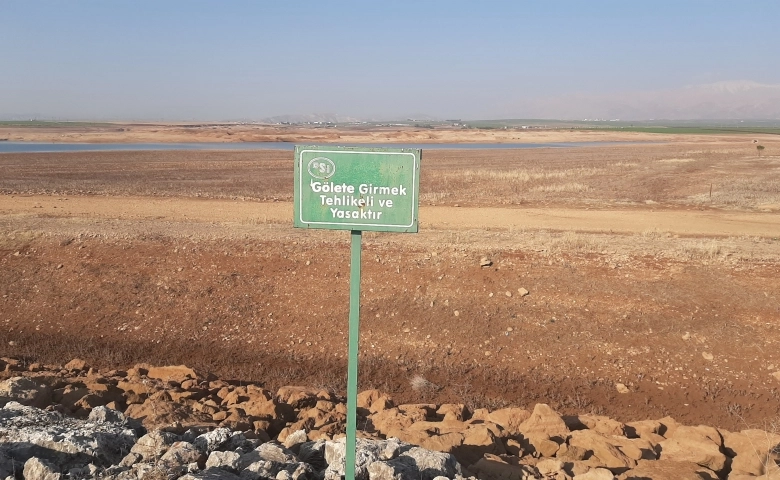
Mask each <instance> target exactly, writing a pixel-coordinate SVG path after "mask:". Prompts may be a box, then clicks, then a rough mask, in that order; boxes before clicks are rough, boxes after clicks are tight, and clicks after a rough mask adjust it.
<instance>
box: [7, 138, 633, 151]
mask: <svg viewBox="0 0 780 480" xmlns="http://www.w3.org/2000/svg"><path fill="white" fill-rule="evenodd" d="M619 143H623V142H563V143H351V144H349V146H355V147H365V148H422V149H424V150H464V149H468V150H490V149H509V148H564V147H591V146H593V147H596V146H604V145H616V144H619ZM301 144H302V145H305V144H306V143H301ZM294 147H295V144H293V143H287V142H241V143H217V142H202V143H35V142H8V141H2V142H0V153H43V152H108V151H153V150H293V148H294Z"/></svg>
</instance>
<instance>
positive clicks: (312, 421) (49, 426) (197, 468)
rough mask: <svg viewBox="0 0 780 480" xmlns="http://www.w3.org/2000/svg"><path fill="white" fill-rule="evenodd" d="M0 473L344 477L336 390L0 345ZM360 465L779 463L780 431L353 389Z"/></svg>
mask: <svg viewBox="0 0 780 480" xmlns="http://www.w3.org/2000/svg"><path fill="white" fill-rule="evenodd" d="M2 364H3V369H4V371H3V376H4V377H6V378H7V379H6V380H4V381H2V382H0V405H3V406H2V408H0V478H17V479H24V480H56V479H69V478H74V479H75V478H78V479H86V478H106V479H108V478H111V479H117V480H120V479H121V480H135V479H139V480H141V479H164V478H167V479H175V478H181V479H187V480H189V479H228V480H231V479H236V478H241V479H251V480H256V479H266V478H274V479H279V480H282V479H334V480H335V479H340V478H342V475H343V468H344V467H343V465H344V463H343V462H344V440H343V434H344V428H345V417H346V406H345V404H344V399H343V398H340V397H338V396H337V395H335V394H333V393H332V392H330V391H327V390H321V391H317V390H314V389H310V388H305V387H292V386H290V387H283V388H281V389H279V391H277V392H276V393H272V392H270V391H268V390H265V389H263V388H261V387H259V386H257V385H253V384H236V383H230V382H225V381H222V380H219V379H216V378H214V377H213V376H210V375H204V374H202V373H199V372H197V371H195V370H193V369H191V368H188V367H186V366H183V365H181V366H167V367H154V366H150V365H137V366H135V367H134V368H132V369H129V370H127V371H117V370H113V371H105V370H98V369H94V368H89V366H88V365H86V363H85V362H84V361H83V360H79V359H75V360H73V361H71V362H69V363H68V364H66V365H65V366H64V367H63V366H55V365H37V364H35V365H30V366H28V367H27V368H24V369H23V368H22V363H21V362H19V361H18V360H15V359H12V358H3V359H2ZM358 428H359V434H358V435H359V437H360V439H359V444H358V457H357V458H358V460H357V463H358V468H357V475H358V478H360V479H371V480H380V479H382V480H384V479H399V480H406V479H413V478H414V479H418V478H420V479H428V480H433V479H436V478H439V479H442V478H463V477H471V478H477V479H481V480H500V479H518V480H521V479H556V480H564V479H575V480H598V479H614V478H617V479H620V480H622V479H635V480H639V479H716V478H719V479H726V478H728V479H740V480H746V479H755V478H763V479H771V478H780V432H777V431H774V430H773V431H766V430H756V429H752V430H743V431H740V432H732V431H728V430H725V429H716V428H713V427H708V426H703V425H700V426H688V425H683V424H680V423H678V422H677V421H675V420H674V419H673V418H671V417H665V418H661V419H658V420H642V421H636V422H627V423H623V422H618V421H616V420H614V419H611V418H608V417H604V416H598V415H592V414H583V415H560V414H558V413H557V412H555V411H554V410H553V409H552V408H550V407H549V406H548V405H546V404H537V405H536V406H535V407H534V408H533V410H532V411H529V410H525V409H521V408H503V409H497V410H492V411H491V410H488V409H476V410H471V409H469V408H468V407H466V406H465V405H463V404H442V405H437V404H401V405H396V404H395V402H394V401H393V400H392V399H391V398H390V397H389V396H388V395H387V394H384V393H382V392H380V391H378V390H367V391H363V392H361V393H360V394H359V396H358Z"/></svg>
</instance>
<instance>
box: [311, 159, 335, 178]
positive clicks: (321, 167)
mask: <svg viewBox="0 0 780 480" xmlns="http://www.w3.org/2000/svg"><path fill="white" fill-rule="evenodd" d="M334 173H336V165H335V164H334V163H333V160H331V159H330V158H325V157H317V158H314V159H312V160H311V161H310V162H309V175H311V176H312V177H314V178H319V179H321V180H327V179H328V178H330V177H332V176H333V174H334Z"/></svg>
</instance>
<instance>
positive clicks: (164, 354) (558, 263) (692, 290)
mask: <svg viewBox="0 0 780 480" xmlns="http://www.w3.org/2000/svg"><path fill="white" fill-rule="evenodd" d="M742 141H744V139H743V140H742ZM767 145H768V147H767V154H766V155H765V156H764V157H763V158H762V159H757V158H754V157H751V155H750V150H749V149H751V148H753V149H754V147H752V146H751V145H742V144H741V143H735V141H733V140H730V139H722V138H717V139H713V140H712V142H711V143H704V144H700V143H697V144H691V143H688V142H678V143H673V144H652V145H636V146H611V147H593V148H587V149H562V150H554V151H552V150H549V149H540V150H532V151H518V150H509V151H500V152H495V151H494V152H489V153H486V152H465V151H447V152H444V151H438V152H436V151H431V152H426V153H425V154H424V159H423V161H424V164H423V184H422V193H423V206H422V207H421V220H422V221H421V232H420V233H419V234H417V235H400V234H366V235H365V236H364V247H363V262H364V263H363V267H364V268H363V282H362V288H363V296H362V308H361V366H360V368H361V376H360V384H361V388H369V387H376V388H380V389H382V390H385V391H388V392H389V393H391V394H392V395H393V396H394V397H395V398H396V399H397V400H399V401H403V402H418V401H426V402H427V401H432V402H437V403H441V402H464V403H467V404H468V405H470V406H472V407H480V406H487V407H492V408H495V407H498V406H503V405H510V404H511V405H520V406H529V405H532V404H534V403H536V402H546V403H549V404H551V405H552V406H553V407H555V408H556V409H559V410H560V411H561V412H563V413H583V412H594V413H600V414H606V415H609V416H611V417H613V418H617V419H619V420H629V419H630V420H638V419H643V418H659V417H662V416H665V415H671V416H673V417H675V418H676V419H677V420H678V421H681V422H684V423H689V424H696V423H706V424H709V425H714V426H719V427H724V428H730V429H735V428H736V429H741V428H744V427H745V426H746V425H750V426H761V425H762V424H764V423H766V422H768V421H770V420H771V419H773V418H776V417H777V416H778V415H780V401H779V400H780V392H779V391H778V389H780V379H778V378H775V377H774V376H773V375H772V374H773V373H775V372H777V371H780V355H778V353H777V352H778V351H780V350H778V345H777V344H778V341H779V340H780V336H779V335H778V333H777V328H776V325H777V322H778V321H780V301H779V298H778V296H779V295H778V292H780V238H778V237H780V228H778V227H779V226H780V221H779V220H778V214H777V213H776V210H774V208H773V207H772V205H774V204H775V203H778V199H780V190H778V189H777V185H778V179H780V168H778V160H779V159H778V157H773V156H772V153H771V152H772V149H773V148H776V145H774V144H771V143H767ZM291 157H292V154H291V153H290V152H186V153H185V152H111V153H89V154H24V155H21V154H19V155H17V154H5V155H0V192H3V194H2V195H0V232H2V235H0V325H3V327H4V328H2V329H0V355H6V356H8V355H17V356H24V357H25V358H26V359H28V360H29V361H34V360H42V361H44V362H50V363H64V362H66V361H67V360H69V359H70V358H72V357H82V358H85V359H87V360H89V361H90V362H91V363H93V364H95V365H98V366H113V367H127V366H130V365H132V364H133V363H136V362H142V361H143V362H150V363H185V364H189V365H192V366H194V367H198V368H202V369H205V370H210V371H212V372H215V373H217V374H218V375H220V376H223V377H225V378H231V379H234V380H236V381H250V380H251V381H257V382H261V383H264V384H265V385H267V386H268V387H270V388H275V387H278V386H281V385H285V384H306V385H311V386H322V387H328V388H333V389H336V390H338V391H343V390H344V389H345V383H346V382H345V372H346V368H345V363H346V347H347V337H346V335H347V297H348V289H349V279H348V276H349V246H348V235H347V234H346V232H323V231H306V230H295V229H293V228H291V222H290V221H289V219H290V218H291V207H290V204H289V202H288V201H289V199H290V197H291V185H292V180H291V178H292V168H291V167H292V158H291ZM521 170H522V171H524V172H525V173H527V174H528V178H526V177H525V176H523V175H518V174H517V172H518V171H521ZM506 172H510V173H509V174H507V173H506ZM512 172H514V173H512ZM464 179H465V180H464ZM485 179H489V182H488V183H487V185H488V187H489V188H485V185H486V183H485ZM466 180H469V181H470V182H476V183H477V185H476V186H475V185H472V183H469V181H466ZM569 183H578V184H581V185H584V186H585V187H586V188H584V189H582V188H579V187H576V188H574V187H560V188H559V187H557V186H556V185H566V184H569ZM711 184H714V193H713V196H712V199H710V198H709V195H708V194H707V195H706V196H705V197H702V195H705V193H704V192H707V193H708V190H709V187H710V185H711ZM705 185H706V189H705V188H704V186H705ZM735 185H737V186H739V188H736V187H734V186H735ZM534 189H536V190H534ZM445 194H446V195H445ZM274 199H275V200H276V201H274ZM648 200H650V202H648ZM455 205H459V206H455ZM483 256H488V257H490V259H491V260H492V262H493V264H492V265H491V266H490V267H480V265H479V260H480V258H481V257H483ZM519 288H526V289H528V290H529V291H530V294H529V295H528V296H524V297H523V296H520V295H519V294H518V289H519ZM416 375H421V376H423V377H424V378H425V379H427V380H428V381H430V382H432V383H434V384H435V385H437V386H438V388H437V389H435V391H415V390H414V389H412V388H411V385H410V379H411V378H413V377H414V376H416ZM778 376H780V374H778ZM616 383H623V384H625V385H626V386H627V387H628V388H629V390H630V391H629V393H624V394H621V393H618V391H617V390H616V386H615V385H616Z"/></svg>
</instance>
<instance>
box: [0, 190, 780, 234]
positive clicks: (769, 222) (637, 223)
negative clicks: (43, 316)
mask: <svg viewBox="0 0 780 480" xmlns="http://www.w3.org/2000/svg"><path fill="white" fill-rule="evenodd" d="M292 210H293V206H292V203H290V202H273V203H258V202H243V201H234V200H213V199H182V198H155V197H76V196H67V197H55V196H45V195H33V196H18V195H13V196H11V195H3V196H0V214H2V215H7V216H16V215H24V216H30V215H35V216H46V217H95V218H112V219H134V220H138V219H146V220H150V219H159V220H168V221H191V222H217V223H240V224H252V223H288V222H291V220H292V216H293V212H292ZM420 228H421V229H426V228H430V229H437V230H471V229H506V230H514V229H550V230H568V231H579V232H612V233H642V232H645V231H648V230H651V231H658V232H668V233H672V234H681V235H691V236H696V235H704V236H739V235H751V236H777V235H778V233H780V215H777V214H773V213H747V212H727V211H711V210H710V211H695V210H582V209H571V208H500V207H444V206H422V207H420Z"/></svg>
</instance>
